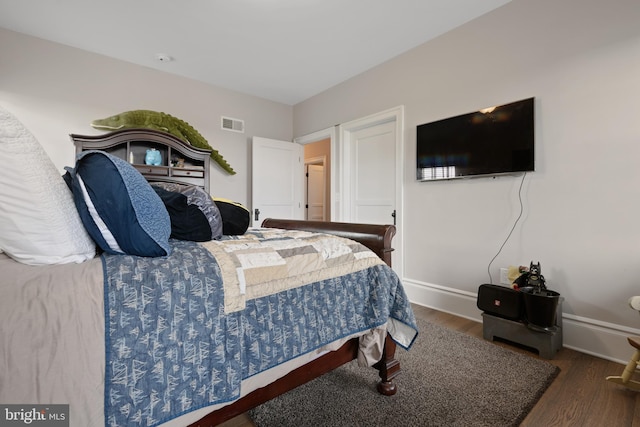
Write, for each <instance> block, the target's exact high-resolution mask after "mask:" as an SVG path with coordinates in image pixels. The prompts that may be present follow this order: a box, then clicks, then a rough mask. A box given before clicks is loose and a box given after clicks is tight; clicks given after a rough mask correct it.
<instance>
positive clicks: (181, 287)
mask: <svg viewBox="0 0 640 427" xmlns="http://www.w3.org/2000/svg"><path fill="white" fill-rule="evenodd" d="M248 237H249V238H251V239H253V240H254V241H255V240H265V241H268V240H272V238H273V236H269V235H266V236H265V235H264V234H263V233H262V232H260V231H256V232H253V234H252V232H251V231H250V232H249V233H248ZM270 237H271V239H270ZM278 239H287V237H286V236H282V235H280V236H278ZM291 239H293V237H291ZM229 240H234V239H229ZM235 240H237V239H235ZM170 244H171V246H172V254H171V255H170V256H167V257H160V258H144V257H136V256H127V255H104V256H103V263H104V267H105V269H104V270H105V314H106V316H105V318H106V334H105V337H106V372H105V420H106V425H109V426H122V425H127V426H154V425H158V424H160V423H162V422H165V421H168V420H170V419H172V418H175V417H178V416H180V415H182V414H184V413H187V412H189V411H192V410H195V409H198V408H201V407H204V406H208V405H211V404H214V403H223V402H227V401H232V400H234V399H236V398H238V397H239V394H240V383H241V381H242V379H244V378H248V377H251V376H253V375H255V374H257V373H260V372H262V371H264V370H266V369H269V368H272V367H274V366H276V365H278V364H281V363H283V362H286V361H288V360H290V359H292V358H295V357H297V356H300V355H302V354H306V353H308V352H311V351H313V350H315V349H318V348H320V347H322V346H324V345H326V344H327V343H330V342H332V341H335V340H337V339H340V338H343V337H346V336H349V335H352V334H353V333H356V332H361V331H366V330H369V329H372V328H374V327H377V326H380V325H383V324H385V323H387V322H388V321H391V322H396V324H398V325H401V326H402V327H401V328H395V329H402V330H403V331H406V330H410V331H415V332H414V333H413V334H409V336H403V337H394V336H393V335H392V338H394V339H396V341H397V342H398V343H399V344H400V345H401V346H402V347H405V348H408V347H409V346H410V345H411V343H412V342H413V339H414V338H415V335H416V334H417V330H416V323H415V318H414V316H413V312H412V311H411V306H410V304H409V302H408V300H407V297H406V295H405V293H404V290H403V288H402V285H401V284H400V281H399V280H398V277H397V276H396V274H395V273H394V272H393V270H391V269H390V268H389V267H387V266H386V265H385V264H382V263H374V264H375V265H372V266H369V267H365V268H362V267H360V269H358V270H357V271H353V272H349V273H346V274H342V275H340V276H339V277H330V278H322V279H321V280H318V281H313V282H310V283H306V284H301V285H300V286H296V287H292V288H288V289H285V290H282V291H280V292H277V293H269V294H268V295H264V296H257V297H253V298H247V299H246V300H243V306H244V309H243V310H240V311H231V312H229V310H227V312H225V295H224V293H225V291H224V286H223V276H225V274H224V273H223V272H222V271H221V268H220V264H219V263H218V262H217V261H216V257H214V256H213V255H212V251H211V250H209V249H207V248H206V247H205V245H204V244H200V243H194V242H185V241H178V240H171V241H170ZM223 244H224V243H223ZM234 244H235V245H236V248H237V242H235V243H234ZM321 246H322V247H324V246H323V245H321ZM316 247H318V245H317V244H316ZM253 249H255V248H253ZM278 250H281V251H282V252H281V253H283V254H287V253H290V252H287V251H288V250H287V249H278ZM359 250H360V249H357V248H356V250H355V251H356V252H358V251H359ZM304 251H306V252H308V251H309V249H308V248H307V249H305V250H304ZM320 252H323V250H321V251H320ZM343 255H344V254H343ZM238 274H240V273H238ZM226 276H227V277H230V276H229V273H227V274H226ZM389 329H390V330H391V331H393V330H394V328H389ZM398 338H399V339H398Z"/></svg>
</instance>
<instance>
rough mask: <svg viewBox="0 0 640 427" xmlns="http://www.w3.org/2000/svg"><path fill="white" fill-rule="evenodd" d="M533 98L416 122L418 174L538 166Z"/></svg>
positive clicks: (431, 176) (488, 172)
mask: <svg viewBox="0 0 640 427" xmlns="http://www.w3.org/2000/svg"><path fill="white" fill-rule="evenodd" d="M533 101H534V98H528V99H523V100H521V101H516V102H512V103H509V104H504V105H498V106H495V107H489V108H483V109H482V110H479V111H475V112H473V113H468V114H462V115H459V116H455V117H450V118H447V119H442V120H438V121H435V122H431V123H425V124H423V125H419V126H418V127H417V179H418V180H419V181H432V180H441V179H454V178H472V177H481V176H495V175H505V174H518V173H521V172H530V171H533V170H534V166H535V156H534V132H533V130H534V114H533V110H534V108H533Z"/></svg>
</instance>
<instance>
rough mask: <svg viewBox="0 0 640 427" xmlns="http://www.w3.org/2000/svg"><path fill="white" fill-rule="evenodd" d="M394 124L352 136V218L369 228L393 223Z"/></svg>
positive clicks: (367, 129) (394, 174)
mask: <svg viewBox="0 0 640 427" xmlns="http://www.w3.org/2000/svg"><path fill="white" fill-rule="evenodd" d="M395 127H396V125H395V122H387V123H382V124H378V125H374V126H371V127H366V128H363V129H360V130H356V131H354V132H352V133H351V143H350V151H351V153H350V158H351V167H352V170H351V180H350V183H349V187H350V188H349V192H350V194H351V217H352V218H353V221H355V222H361V223H368V224H390V223H393V221H394V218H393V213H394V211H395V203H396V180H395V178H396V168H395V167H396V136H395Z"/></svg>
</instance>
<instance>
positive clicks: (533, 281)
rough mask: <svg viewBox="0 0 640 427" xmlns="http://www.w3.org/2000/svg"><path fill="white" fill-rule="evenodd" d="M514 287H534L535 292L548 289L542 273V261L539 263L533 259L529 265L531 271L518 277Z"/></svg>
mask: <svg viewBox="0 0 640 427" xmlns="http://www.w3.org/2000/svg"><path fill="white" fill-rule="evenodd" d="M513 285H514V286H513V288H514V289H520V288H524V287H527V286H528V287H531V288H533V291H534V292H540V291H543V290H546V289H547V286H546V285H545V280H544V276H543V275H542V268H541V267H540V261H538V263H537V264H534V263H533V261H531V264H530V265H529V271H527V272H525V273H522V274H521V275H520V277H518V278H517V279H516V280H515V281H514V282H513Z"/></svg>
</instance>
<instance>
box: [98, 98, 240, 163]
mask: <svg viewBox="0 0 640 427" xmlns="http://www.w3.org/2000/svg"><path fill="white" fill-rule="evenodd" d="M91 126H92V127H94V128H96V129H101V130H116V129H124V128H146V129H155V130H161V131H164V132H168V133H170V134H172V135H173V136H175V137H177V138H180V139H181V140H183V141H185V142H187V143H189V144H191V145H193V146H194V147H198V148H206V149H208V150H211V158H212V159H213V160H214V161H215V162H216V163H217V164H219V165H220V167H222V169H224V170H225V171H227V172H228V173H229V174H230V175H235V173H236V172H235V171H234V170H233V168H232V167H231V166H230V165H229V163H227V161H226V160H225V159H224V158H223V157H222V155H221V154H220V153H219V152H218V150H215V149H213V147H211V146H210V145H209V143H208V142H207V140H206V139H205V138H204V137H203V136H202V135H201V134H200V132H198V131H197V130H196V129H194V128H193V126H191V125H190V124H189V123H187V122H185V121H184V120H180V119H179V118H177V117H173V116H172V115H170V114H167V113H161V112H158V111H151V110H132V111H125V112H124V113H120V114H116V115H115V116H111V117H107V118H106V119H99V120H94V121H93V122H91Z"/></svg>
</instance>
